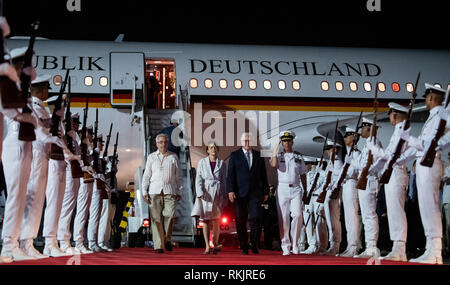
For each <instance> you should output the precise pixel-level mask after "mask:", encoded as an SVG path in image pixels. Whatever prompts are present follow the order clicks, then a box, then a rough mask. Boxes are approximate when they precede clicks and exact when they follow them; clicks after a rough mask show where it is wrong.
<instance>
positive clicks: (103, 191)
mask: <svg viewBox="0 0 450 285" xmlns="http://www.w3.org/2000/svg"><path fill="white" fill-rule="evenodd" d="M97 136H98V108H97V109H95V123H94V150H93V152H92V156H93V159H94V165H93V166H94V171H95V173H97V174H103V171H102V170H101V169H100V168H101V165H99V160H100V157H99V153H100V150H99V151H98V152H97V146H98V142H97V139H98V137H97ZM95 183H97V189H98V190H99V191H100V199H108V193H107V192H106V187H105V183H104V182H103V180H101V179H98V178H96V179H95ZM105 197H106V198H105Z"/></svg>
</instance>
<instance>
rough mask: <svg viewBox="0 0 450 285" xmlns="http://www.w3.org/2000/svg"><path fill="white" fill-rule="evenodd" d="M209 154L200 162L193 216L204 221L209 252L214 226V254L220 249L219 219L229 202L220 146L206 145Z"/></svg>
mask: <svg viewBox="0 0 450 285" xmlns="http://www.w3.org/2000/svg"><path fill="white" fill-rule="evenodd" d="M206 152H207V153H208V156H207V157H205V158H203V159H201V160H200V161H199V162H198V167H197V177H196V179H195V191H196V195H197V197H196V199H195V204H194V208H193V209H192V213H191V215H192V216H198V217H199V219H200V221H202V222H203V237H204V238H205V247H206V249H205V252H204V254H209V252H210V246H209V235H210V230H211V227H212V232H213V244H214V249H213V254H215V253H217V251H218V250H219V247H218V242H219V234H220V232H219V220H220V216H221V215H222V209H223V207H224V206H225V203H226V202H227V196H226V195H227V194H226V188H225V181H226V165H225V162H224V161H223V160H220V159H219V158H218V154H219V148H218V146H217V144H216V143H215V142H210V143H208V146H207V147H206Z"/></svg>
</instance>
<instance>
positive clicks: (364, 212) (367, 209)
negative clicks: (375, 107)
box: [352, 118, 381, 258]
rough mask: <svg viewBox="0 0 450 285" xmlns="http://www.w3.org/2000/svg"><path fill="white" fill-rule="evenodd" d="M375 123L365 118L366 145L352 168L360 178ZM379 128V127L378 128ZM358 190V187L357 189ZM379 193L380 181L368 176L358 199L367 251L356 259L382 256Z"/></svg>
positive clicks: (362, 133) (355, 156)
mask: <svg viewBox="0 0 450 285" xmlns="http://www.w3.org/2000/svg"><path fill="white" fill-rule="evenodd" d="M373 124H374V122H373V120H371V119H368V118H363V121H362V124H361V126H362V127H361V138H363V139H365V141H363V142H365V144H364V147H363V149H362V150H361V152H360V153H359V156H358V155H356V154H357V153H355V155H354V157H353V160H352V166H353V168H354V169H355V170H357V171H359V177H360V176H361V172H362V170H363V168H364V167H365V166H366V165H367V160H368V158H369V148H368V144H367V143H368V140H367V138H369V137H370V135H371V128H372V126H373ZM377 128H378V126H377ZM376 144H377V145H378V146H379V147H381V142H380V141H379V140H378V139H377V143H376ZM360 178H361V177H360ZM357 188H358V187H357ZM377 192H378V181H377V176H375V175H372V174H370V173H369V174H368V176H367V185H366V189H365V190H359V189H358V199H359V207H360V209H361V218H362V222H363V225H364V239H365V243H366V249H365V250H364V251H363V252H362V253H361V254H359V255H355V256H354V257H359V258H370V257H372V256H376V257H378V256H380V250H379V249H378V247H377V242H378V232H379V226H378V216H377V212H376V208H377Z"/></svg>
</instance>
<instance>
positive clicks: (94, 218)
mask: <svg viewBox="0 0 450 285" xmlns="http://www.w3.org/2000/svg"><path fill="white" fill-rule="evenodd" d="M97 146H98V147H97V149H94V150H93V151H95V152H97V154H98V156H97V157H98V165H99V168H101V165H102V163H101V158H100V153H101V152H102V150H103V136H102V135H101V134H99V135H98V136H97ZM94 178H95V179H96V180H97V179H101V180H102V181H105V178H104V175H103V174H101V173H95V174H94ZM97 186H98V183H97V181H95V182H94V190H93V192H92V196H91V205H90V208H89V220H88V229H87V231H88V232H87V237H88V241H89V245H88V246H89V249H90V250H92V251H93V252H99V251H103V249H102V248H100V247H99V246H98V244H97V240H98V226H99V223H100V214H101V212H102V205H103V201H102V199H101V198H100V191H101V189H99V188H98V187H97Z"/></svg>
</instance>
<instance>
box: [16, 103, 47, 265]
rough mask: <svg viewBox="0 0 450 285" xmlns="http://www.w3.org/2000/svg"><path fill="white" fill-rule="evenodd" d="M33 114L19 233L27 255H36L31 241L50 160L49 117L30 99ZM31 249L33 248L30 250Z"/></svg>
mask: <svg viewBox="0 0 450 285" xmlns="http://www.w3.org/2000/svg"><path fill="white" fill-rule="evenodd" d="M31 98H32V103H33V109H34V114H35V115H37V117H38V120H37V121H38V125H37V128H36V130H35V133H36V140H35V141H33V161H32V164H31V174H30V180H29V181H28V185H27V199H26V205H25V212H24V216H23V219H22V230H21V233H20V247H21V248H22V250H24V251H25V252H26V253H27V254H28V255H37V256H39V257H42V256H40V255H39V254H36V251H35V250H33V249H34V247H33V239H35V238H36V237H37V234H38V231H39V226H40V223H41V217H42V212H43V208H44V200H45V189H46V187H47V177H48V161H49V159H50V144H49V143H48V139H49V138H50V136H51V135H50V132H49V125H48V123H46V122H49V120H50V115H49V113H48V112H47V110H46V109H45V107H44V103H43V102H42V100H40V99H39V98H36V97H31ZM32 247H33V248H32Z"/></svg>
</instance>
